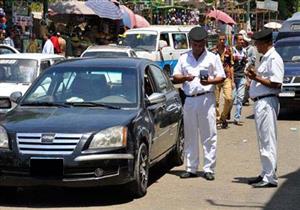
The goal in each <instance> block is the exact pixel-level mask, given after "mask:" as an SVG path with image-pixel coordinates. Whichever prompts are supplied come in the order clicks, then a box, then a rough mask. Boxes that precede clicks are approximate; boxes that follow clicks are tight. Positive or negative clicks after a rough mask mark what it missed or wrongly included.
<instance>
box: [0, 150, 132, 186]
mask: <svg viewBox="0 0 300 210" xmlns="http://www.w3.org/2000/svg"><path fill="white" fill-rule="evenodd" d="M8 153H9V152H7V153H6V154H5V153H1V155H0V159H1V165H0V185H1V186H41V185H43V186H49V185H50V186H63V187H92V186H105V185H119V184H125V183H127V182H130V181H132V180H133V179H134V175H133V174H134V173H133V170H134V156H133V155H132V154H125V153H118V154H112V153H109V154H89V155H80V156H77V157H74V156H73V157H72V156H65V157H58V156H51V157H49V156H32V155H31V156H28V155H25V156H20V157H19V158H18V157H14V155H12V154H10V155H9V154H8ZM1 156H2V157H1ZM32 159H39V161H40V163H41V164H40V168H38V169H35V171H36V170H38V171H41V172H42V171H43V170H49V171H50V172H51V170H53V171H57V169H56V168H55V165H54V166H53V165H51V166H50V165H47V164H45V165H44V164H43V160H48V161H49V160H57V159H61V160H62V162H63V169H62V170H63V171H62V173H61V176H56V175H51V174H49V175H48V174H42V175H41V174H38V175H37V174H33V170H32V168H31V167H32V166H31V164H30V162H31V160H32ZM5 163H6V164H5ZM45 163H47V162H45ZM48 167H52V168H50V169H49V168H48Z"/></svg>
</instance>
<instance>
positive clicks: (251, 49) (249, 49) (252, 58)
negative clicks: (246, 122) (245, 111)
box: [239, 30, 257, 106]
mask: <svg viewBox="0 0 300 210" xmlns="http://www.w3.org/2000/svg"><path fill="white" fill-rule="evenodd" d="M239 34H242V36H243V39H244V46H243V47H244V48H245V50H246V55H247V63H246V67H245V68H247V67H248V66H249V65H253V66H255V63H256V54H257V52H256V51H257V50H256V48H255V46H253V45H252V43H251V42H252V40H251V38H250V37H249V36H248V34H247V32H246V31H245V30H241V31H240V32H239ZM250 82H251V81H250V80H249V78H247V77H246V84H245V93H244V98H243V103H242V104H243V106H245V105H249V87H250Z"/></svg>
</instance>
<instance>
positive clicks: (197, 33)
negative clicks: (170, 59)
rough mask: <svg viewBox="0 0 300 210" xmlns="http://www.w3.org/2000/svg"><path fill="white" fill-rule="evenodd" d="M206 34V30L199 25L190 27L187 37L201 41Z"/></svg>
mask: <svg viewBox="0 0 300 210" xmlns="http://www.w3.org/2000/svg"><path fill="white" fill-rule="evenodd" d="M207 36H208V34H207V31H206V30H205V29H204V28H203V27H200V26H197V27H194V28H192V30H190V32H189V38H190V39H191V40H193V41H201V40H203V39H206V38H207Z"/></svg>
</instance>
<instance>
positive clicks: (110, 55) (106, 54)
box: [82, 51, 129, 58]
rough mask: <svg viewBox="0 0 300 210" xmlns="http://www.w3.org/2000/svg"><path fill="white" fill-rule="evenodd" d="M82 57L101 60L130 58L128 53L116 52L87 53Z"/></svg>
mask: <svg viewBox="0 0 300 210" xmlns="http://www.w3.org/2000/svg"><path fill="white" fill-rule="evenodd" d="M82 57H84V58H85V57H99V58H119V57H129V56H128V54H127V52H115V51H103V52H99V51H98V52H97V51H90V52H89V51H87V52H85V53H84V54H83V55H82Z"/></svg>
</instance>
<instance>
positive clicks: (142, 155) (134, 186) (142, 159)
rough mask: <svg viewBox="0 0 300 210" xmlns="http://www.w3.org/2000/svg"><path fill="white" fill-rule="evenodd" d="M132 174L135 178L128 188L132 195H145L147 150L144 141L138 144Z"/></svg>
mask: <svg viewBox="0 0 300 210" xmlns="http://www.w3.org/2000/svg"><path fill="white" fill-rule="evenodd" d="M134 175H135V180H134V181H133V182H132V183H130V185H129V190H130V192H131V194H132V195H133V196H134V197H136V198H140V197H143V196H144V195H146V193H147V187H148V180H149V150H148V147H147V145H146V144H145V143H144V142H142V143H141V144H140V146H139V150H138V155H137V158H136V162H135V166H134Z"/></svg>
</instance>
